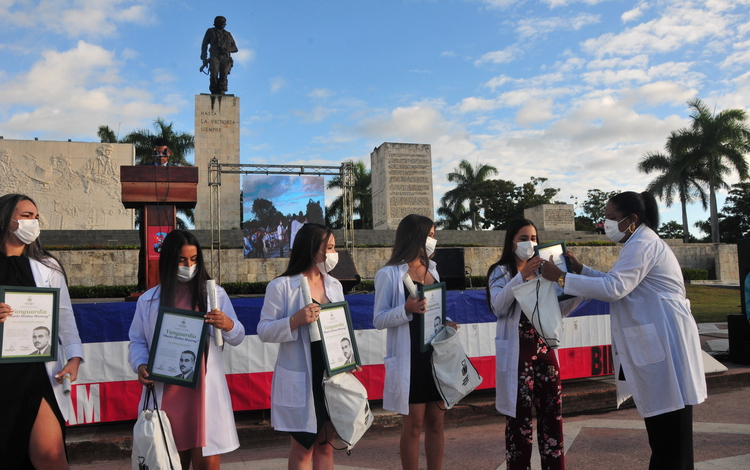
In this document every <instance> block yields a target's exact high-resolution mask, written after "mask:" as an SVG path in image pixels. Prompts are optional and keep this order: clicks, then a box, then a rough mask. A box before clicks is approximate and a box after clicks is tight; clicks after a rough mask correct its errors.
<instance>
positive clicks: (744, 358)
mask: <svg viewBox="0 0 750 470" xmlns="http://www.w3.org/2000/svg"><path fill="white" fill-rule="evenodd" d="M727 327H728V328H729V360H730V361H731V362H733V363H735V364H750V323H748V321H747V317H746V316H745V315H727Z"/></svg>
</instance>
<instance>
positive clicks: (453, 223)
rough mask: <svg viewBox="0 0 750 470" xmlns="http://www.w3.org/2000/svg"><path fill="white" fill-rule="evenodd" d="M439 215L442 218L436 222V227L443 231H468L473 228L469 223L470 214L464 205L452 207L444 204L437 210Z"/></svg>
mask: <svg viewBox="0 0 750 470" xmlns="http://www.w3.org/2000/svg"><path fill="white" fill-rule="evenodd" d="M441 202H442V201H441ZM437 215H438V216H439V217H440V218H439V219H438V220H436V221H435V225H436V226H438V227H440V228H441V229H443V230H468V229H469V228H471V227H470V226H469V224H468V223H467V222H468V221H469V217H470V214H469V212H468V211H467V210H466V208H465V207H464V206H463V205H460V206H458V207H451V206H449V205H446V203H444V202H443V204H442V205H441V206H440V207H438V209H437Z"/></svg>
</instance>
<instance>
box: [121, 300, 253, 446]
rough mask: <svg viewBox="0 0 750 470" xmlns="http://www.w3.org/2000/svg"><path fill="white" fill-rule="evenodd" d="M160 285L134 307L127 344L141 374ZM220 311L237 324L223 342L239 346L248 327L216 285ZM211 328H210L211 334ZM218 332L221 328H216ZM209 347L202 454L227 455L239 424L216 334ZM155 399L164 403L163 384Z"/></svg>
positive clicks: (132, 363)
mask: <svg viewBox="0 0 750 470" xmlns="http://www.w3.org/2000/svg"><path fill="white" fill-rule="evenodd" d="M160 288H161V287H160V286H156V287H154V288H151V289H149V290H147V291H146V292H145V293H144V294H143V295H142V296H141V297H140V298H139V299H138V305H137V306H136V309H135V316H134V317H133V323H132V324H131V325H130V332H129V333H128V335H129V337H130V344H129V345H128V362H129V363H130V367H132V368H133V371H134V372H135V373H136V374H137V373H138V366H139V365H141V364H148V353H149V350H150V349H151V341H152V339H153V337H154V329H155V328H156V317H157V315H158V314H159V301H160V297H159V291H160ZM216 291H217V294H218V295H217V297H218V301H219V310H221V311H222V312H224V314H225V315H226V316H228V317H229V318H231V319H232V321H234V326H233V327H232V329H231V330H230V331H228V332H222V336H223V337H224V341H225V342H226V343H227V344H230V345H232V346H237V345H238V344H240V343H241V342H242V340H243V339H245V327H244V326H243V325H242V323H240V322H239V320H237V315H236V314H235V313H234V307H232V303H231V302H230V301H229V297H228V296H227V293H226V291H225V290H224V289H222V288H221V287H220V286H216ZM211 331H212V329H211V328H209V334H211ZM216 331H217V332H218V331H220V330H216ZM206 345H207V347H208V363H207V364H206V402H205V410H206V447H203V451H202V452H203V456H210V455H217V454H225V453H227V452H231V451H233V450H235V449H237V448H238V447H239V446H240V441H239V438H238V437H237V427H236V426H235V424H234V413H233V411H232V399H231V397H230V395H229V387H228V386H227V379H226V377H225V376H224V365H223V363H222V361H221V352H222V348H220V347H218V346H216V344H215V343H214V339H213V337H211V336H209V337H208V338H207V339H206ZM154 389H155V390H156V399H157V400H158V401H159V403H161V397H162V391H163V390H164V384H163V383H161V382H156V383H155V384H154ZM145 390H146V387H143V392H142V393H141V401H140V403H138V410H139V411H140V410H141V409H143V400H144V396H145Z"/></svg>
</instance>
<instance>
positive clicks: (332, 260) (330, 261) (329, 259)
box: [316, 251, 339, 274]
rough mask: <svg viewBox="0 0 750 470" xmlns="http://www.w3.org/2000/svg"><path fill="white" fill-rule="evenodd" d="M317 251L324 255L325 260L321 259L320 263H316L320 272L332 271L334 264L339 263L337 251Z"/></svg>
mask: <svg viewBox="0 0 750 470" xmlns="http://www.w3.org/2000/svg"><path fill="white" fill-rule="evenodd" d="M318 253H320V254H322V255H323V256H325V257H326V260H325V261H321V262H320V263H317V264H316V266H317V267H318V269H319V270H320V272H321V273H326V274H328V273H330V272H331V271H333V268H335V267H336V265H337V264H338V263H339V254H338V253H323V252H322V251H318Z"/></svg>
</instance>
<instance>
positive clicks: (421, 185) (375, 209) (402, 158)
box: [370, 142, 435, 230]
mask: <svg viewBox="0 0 750 470" xmlns="http://www.w3.org/2000/svg"><path fill="white" fill-rule="evenodd" d="M370 167H371V168H372V216H373V228H374V229H375V230H396V228H397V227H398V223H399V222H400V221H401V219H403V218H404V217H405V216H407V215H409V214H419V215H424V216H426V217H429V218H430V219H434V218H435V214H434V209H433V203H432V152H431V148H430V145H429V144H399V143H392V142H384V143H383V144H381V145H380V147H378V148H376V149H375V150H373V152H372V153H371V154H370Z"/></svg>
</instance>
